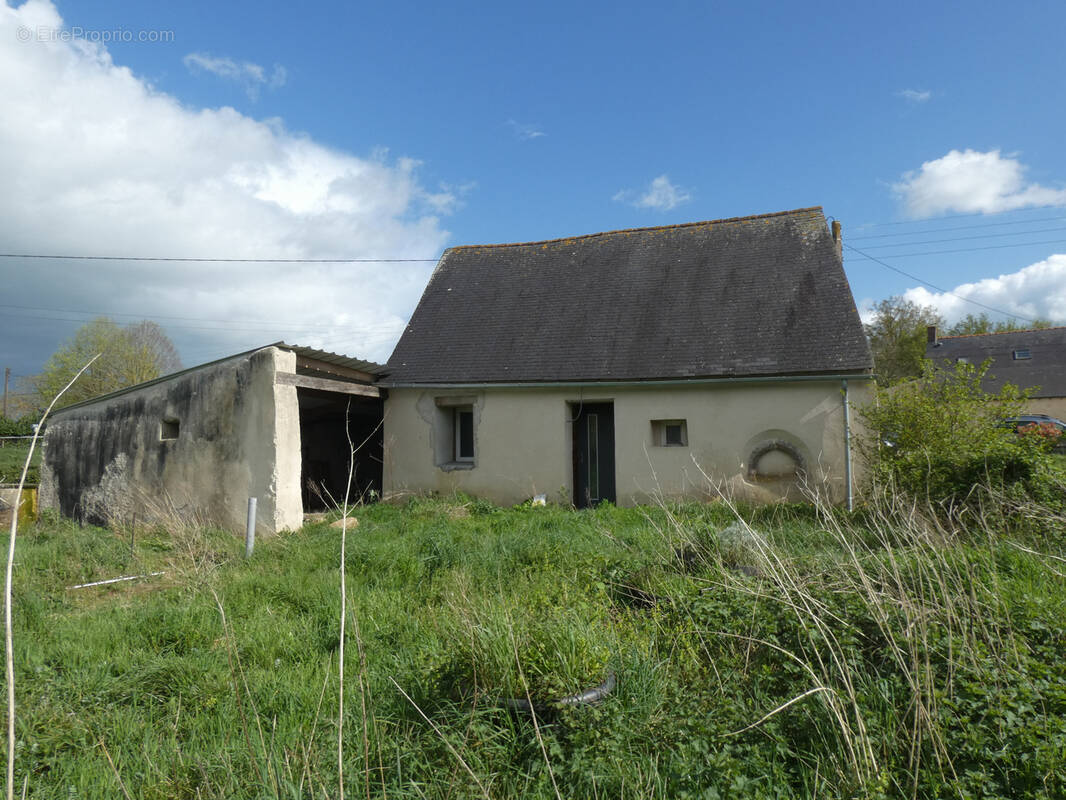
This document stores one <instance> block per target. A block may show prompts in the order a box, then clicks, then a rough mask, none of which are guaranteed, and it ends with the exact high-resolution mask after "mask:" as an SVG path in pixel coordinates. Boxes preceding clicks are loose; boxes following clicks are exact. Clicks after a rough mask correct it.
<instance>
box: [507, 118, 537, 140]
mask: <svg viewBox="0 0 1066 800" xmlns="http://www.w3.org/2000/svg"><path fill="white" fill-rule="evenodd" d="M507 125H508V126H509V127H510V128H511V130H512V131H513V132H514V135H515V137H516V138H517V139H520V140H521V141H523V142H525V141H529V140H530V139H539V138H540V137H541V136H547V134H546V133H545V132H544V131H542V130H541V129H540V125H534V124H531V123H528V122H518V121H516V120H513V119H509V120H507Z"/></svg>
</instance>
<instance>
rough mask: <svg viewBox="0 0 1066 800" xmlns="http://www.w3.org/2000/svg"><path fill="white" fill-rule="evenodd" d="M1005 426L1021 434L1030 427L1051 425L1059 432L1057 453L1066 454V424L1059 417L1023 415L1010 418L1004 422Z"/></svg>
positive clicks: (1056, 444)
mask: <svg viewBox="0 0 1066 800" xmlns="http://www.w3.org/2000/svg"><path fill="white" fill-rule="evenodd" d="M1003 424H1004V425H1005V426H1006V427H1008V428H1010V429H1011V430H1013V431H1014V432H1015V433H1021V432H1022V431H1023V430H1025V429H1026V428H1028V427H1029V426H1030V425H1041V426H1043V425H1050V426H1051V427H1053V428H1055V429H1056V430H1057V431H1058V432H1059V437H1058V441H1057V442H1056V443H1055V448H1054V449H1055V452H1056V453H1062V452H1066V422H1063V421H1062V420H1061V419H1058V418H1057V417H1051V416H1048V415H1047V414H1021V415H1019V416H1017V417H1009V418H1008V419H1005V420H1003Z"/></svg>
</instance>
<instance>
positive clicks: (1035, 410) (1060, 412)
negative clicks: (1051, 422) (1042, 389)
mask: <svg viewBox="0 0 1066 800" xmlns="http://www.w3.org/2000/svg"><path fill="white" fill-rule="evenodd" d="M1025 410H1026V413H1028V414H1047V415H1048V416H1049V417H1055V418H1057V419H1061V420H1066V397H1034V398H1031V399H1030V400H1029V402H1028V403H1026V404H1025Z"/></svg>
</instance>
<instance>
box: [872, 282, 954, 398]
mask: <svg viewBox="0 0 1066 800" xmlns="http://www.w3.org/2000/svg"><path fill="white" fill-rule="evenodd" d="M874 311H875V316H874V319H873V321H872V322H870V323H868V324H866V325H864V326H863V328H864V329H865V331H866V337H867V338H868V339H869V340H870V349H871V350H873V355H874V370H875V371H876V372H877V376H878V378H879V380H880V382H881V383H882V385H890V384H893V383H897V382H898V381H901V380H903V379H904V378H914V377H917V376H918V375H920V374H921V371H922V359H924V358H925V344H926V328H927V327H928V326H929V325H936V326H937V327H942V326H943V325H944V320H943V318H942V317H941V316H940V315H939V314H938V313H937V311H936V309H935V308H933V307H932V306H920V305H918V304H917V303H912V302H911V301H910V300H905V299H904V298H902V297H899V296H896V297H890V298H888V299H887V300H882V301H881V302H879V303H878V304H877V305H876V306H874Z"/></svg>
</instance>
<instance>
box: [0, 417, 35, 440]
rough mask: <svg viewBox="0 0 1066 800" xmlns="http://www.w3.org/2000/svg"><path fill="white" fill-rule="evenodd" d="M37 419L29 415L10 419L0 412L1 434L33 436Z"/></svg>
mask: <svg viewBox="0 0 1066 800" xmlns="http://www.w3.org/2000/svg"><path fill="white" fill-rule="evenodd" d="M35 421H36V420H33V419H31V418H30V417H28V416H27V417H21V418H19V419H9V418H8V417H5V416H3V415H2V414H0V436H32V435H33V423H34V422H35Z"/></svg>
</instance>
